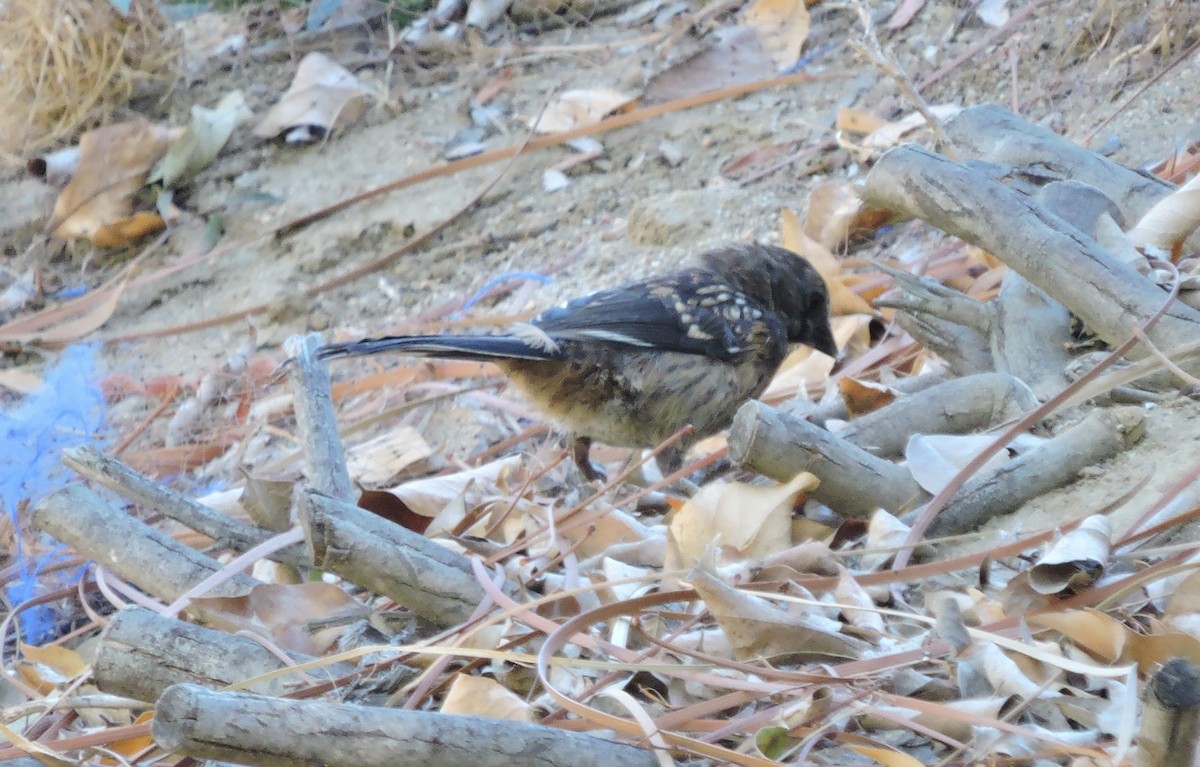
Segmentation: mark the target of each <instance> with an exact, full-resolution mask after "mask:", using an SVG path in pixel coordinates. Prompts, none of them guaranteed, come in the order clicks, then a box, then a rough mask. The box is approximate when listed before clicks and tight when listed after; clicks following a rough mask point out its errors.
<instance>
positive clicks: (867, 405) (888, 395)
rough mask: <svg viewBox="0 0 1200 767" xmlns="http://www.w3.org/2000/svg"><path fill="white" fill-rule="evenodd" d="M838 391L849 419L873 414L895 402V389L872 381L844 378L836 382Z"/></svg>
mask: <svg viewBox="0 0 1200 767" xmlns="http://www.w3.org/2000/svg"><path fill="white" fill-rule="evenodd" d="M838 391H839V392H840V393H841V395H842V401H843V402H845V403H846V412H847V413H849V414H850V417H851V418H857V417H858V416H860V415H866V414H867V413H873V412H875V411H876V410H878V409H879V408H881V407H884V406H886V405H890V404H892V403H893V402H895V401H896V391H895V389H892V388H889V387H887V386H884V385H883V384H880V383H875V382H873V381H864V380H861V379H858V378H852V377H850V376H845V377H844V378H842V379H840V380H839V381H838Z"/></svg>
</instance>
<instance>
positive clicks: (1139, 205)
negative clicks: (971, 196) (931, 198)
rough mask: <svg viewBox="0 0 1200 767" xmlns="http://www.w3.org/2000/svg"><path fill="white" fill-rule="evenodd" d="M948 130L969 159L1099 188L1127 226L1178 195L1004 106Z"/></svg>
mask: <svg viewBox="0 0 1200 767" xmlns="http://www.w3.org/2000/svg"><path fill="white" fill-rule="evenodd" d="M945 128H946V133H947V134H948V135H949V136H950V139H951V140H952V141H953V142H954V145H955V147H956V148H957V149H958V150H959V151H960V152H963V153H965V154H967V155H973V156H975V157H978V158H980V159H983V160H987V161H989V162H995V163H1000V164H1002V165H1009V166H1013V167H1015V168H1016V169H1017V170H1018V171H1030V172H1032V174H1033V175H1036V176H1041V177H1043V178H1047V180H1068V179H1073V180H1076V181H1082V182H1084V183H1086V184H1090V185H1091V186H1094V187H1096V188H1097V189H1099V190H1100V191H1101V192H1103V193H1104V194H1105V195H1106V196H1107V197H1108V198H1109V199H1111V200H1113V201H1115V202H1116V204H1117V205H1118V206H1119V207H1120V209H1121V211H1122V213H1123V214H1124V217H1125V220H1126V221H1130V222H1134V221H1138V220H1140V219H1141V217H1142V215H1144V214H1145V212H1146V211H1147V210H1149V209H1150V207H1151V206H1152V205H1154V204H1155V203H1156V202H1158V201H1159V200H1161V199H1162V198H1163V197H1165V196H1167V195H1168V194H1170V193H1171V192H1172V191H1174V187H1172V186H1171V185H1170V184H1168V183H1166V182H1165V181H1160V180H1158V179H1155V178H1151V177H1147V176H1143V175H1142V174H1141V173H1138V172H1137V171H1134V170H1130V169H1129V168H1126V167H1125V166H1124V165H1120V164H1119V163H1115V162H1113V161H1112V160H1109V159H1108V158H1106V157H1101V156H1100V155H1098V154H1096V153H1095V152H1092V151H1089V150H1087V149H1084V148H1083V147H1081V146H1079V145H1078V144H1076V143H1074V142H1072V141H1070V140H1069V139H1066V138H1064V137H1063V136H1060V135H1058V134H1057V133H1054V132H1053V131H1050V130H1047V129H1046V128H1043V127H1041V126H1038V125H1034V124H1032V123H1030V122H1027V121H1026V120H1024V119H1023V118H1021V117H1018V116H1017V115H1015V114H1013V113H1012V112H1010V111H1009V110H1007V109H1005V108H1003V107H1000V106H995V105H991V104H988V105H983V106H977V107H970V108H969V109H964V110H963V111H961V112H959V113H958V115H956V116H955V117H954V118H953V119H951V120H949V121H948V122H946V124H945ZM1087 234H1091V232H1087Z"/></svg>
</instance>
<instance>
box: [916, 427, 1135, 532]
mask: <svg viewBox="0 0 1200 767" xmlns="http://www.w3.org/2000/svg"><path fill="white" fill-rule="evenodd" d="M1145 417H1146V416H1145V414H1144V412H1143V411H1142V409H1141V408H1138V407H1122V408H1114V409H1112V410H1097V411H1094V412H1093V413H1092V414H1091V415H1089V416H1088V417H1087V418H1085V419H1083V420H1082V421H1080V422H1079V423H1078V424H1076V425H1074V426H1072V427H1071V428H1069V429H1067V430H1066V431H1064V432H1062V433H1061V434H1056V435H1055V436H1054V438H1053V439H1051V440H1049V441H1047V442H1045V443H1043V444H1042V445H1041V446H1040V447H1038V448H1037V449H1036V450H1031V451H1029V452H1028V453H1025V454H1024V455H1022V456H1020V457H1018V458H1015V459H1013V460H1012V461H1010V462H1008V463H1006V464H1004V465H1003V466H1002V467H1000V470H999V471H997V472H996V473H995V474H992V475H991V476H989V477H986V478H984V479H982V480H976V481H974V482H971V483H969V484H967V485H966V486H965V487H963V489H962V490H960V491H959V492H958V494H957V495H956V496H955V497H954V499H953V500H951V501H950V503H949V504H947V505H946V508H945V509H944V510H943V511H942V513H941V514H939V515H938V516H937V519H935V520H934V522H933V524H932V525H930V526H929V534H930V535H931V536H940V535H952V534H954V533H960V532H964V531H966V530H971V529H974V528H976V527H978V526H979V525H981V524H983V523H984V522H986V521H987V520H988V519H990V518H992V517H994V516H996V515H997V514H1007V513H1009V512H1011V511H1015V510H1016V509H1017V508H1018V507H1020V505H1021V504H1023V503H1025V502H1026V501H1028V500H1030V499H1032V498H1036V497H1038V496H1039V495H1042V494H1044V493H1048V492H1050V491H1051V490H1054V489H1055V488H1059V487H1062V486H1064V485H1067V484H1070V483H1071V482H1073V481H1075V479H1076V478H1077V477H1078V476H1079V472H1080V471H1081V470H1083V469H1084V468H1086V467H1088V466H1093V465H1095V464H1097V463H1100V462H1101V461H1105V460H1107V459H1109V458H1112V457H1113V456H1114V455H1117V454H1118V453H1120V452H1122V451H1124V450H1127V449H1128V448H1130V447H1132V446H1133V445H1134V444H1135V443H1137V442H1138V441H1139V440H1140V439H1141V438H1142V435H1143V429H1142V425H1143V423H1144V421H1145Z"/></svg>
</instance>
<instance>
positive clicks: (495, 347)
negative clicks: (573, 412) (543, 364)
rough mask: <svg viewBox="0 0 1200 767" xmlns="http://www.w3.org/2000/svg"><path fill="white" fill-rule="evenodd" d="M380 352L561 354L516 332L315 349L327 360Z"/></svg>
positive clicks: (398, 339)
mask: <svg viewBox="0 0 1200 767" xmlns="http://www.w3.org/2000/svg"><path fill="white" fill-rule="evenodd" d="M381 352H404V353H405V354H415V355H421V356H426V357H443V358H446V359H468V360H488V359H523V360H556V359H561V356H562V355H561V353H560V352H559V351H558V350H557V349H539V348H537V347H535V346H534V345H533V344H531V343H528V342H526V341H524V340H522V339H520V338H517V337H516V336H388V337H384V338H366V339H363V340H362V341H350V342H348V343H342V344H328V345H326V346H322V347H321V348H320V349H318V350H317V357H318V358H319V359H323V360H330V359H337V358H339V357H361V356H363V355H366V354H380V353H381Z"/></svg>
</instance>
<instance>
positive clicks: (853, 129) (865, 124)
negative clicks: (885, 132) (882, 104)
mask: <svg viewBox="0 0 1200 767" xmlns="http://www.w3.org/2000/svg"><path fill="white" fill-rule="evenodd" d="M887 124H888V121H887V120H885V119H883V118H882V117H880V116H879V115H877V114H875V113H874V112H871V111H869V110H866V109H859V108H858V107H842V108H841V109H839V110H838V113H837V123H836V127H837V129H838V130H840V131H846V132H848V133H874V132H875V131H877V130H879V129H880V128H882V127H883V126H885V125H887Z"/></svg>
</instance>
